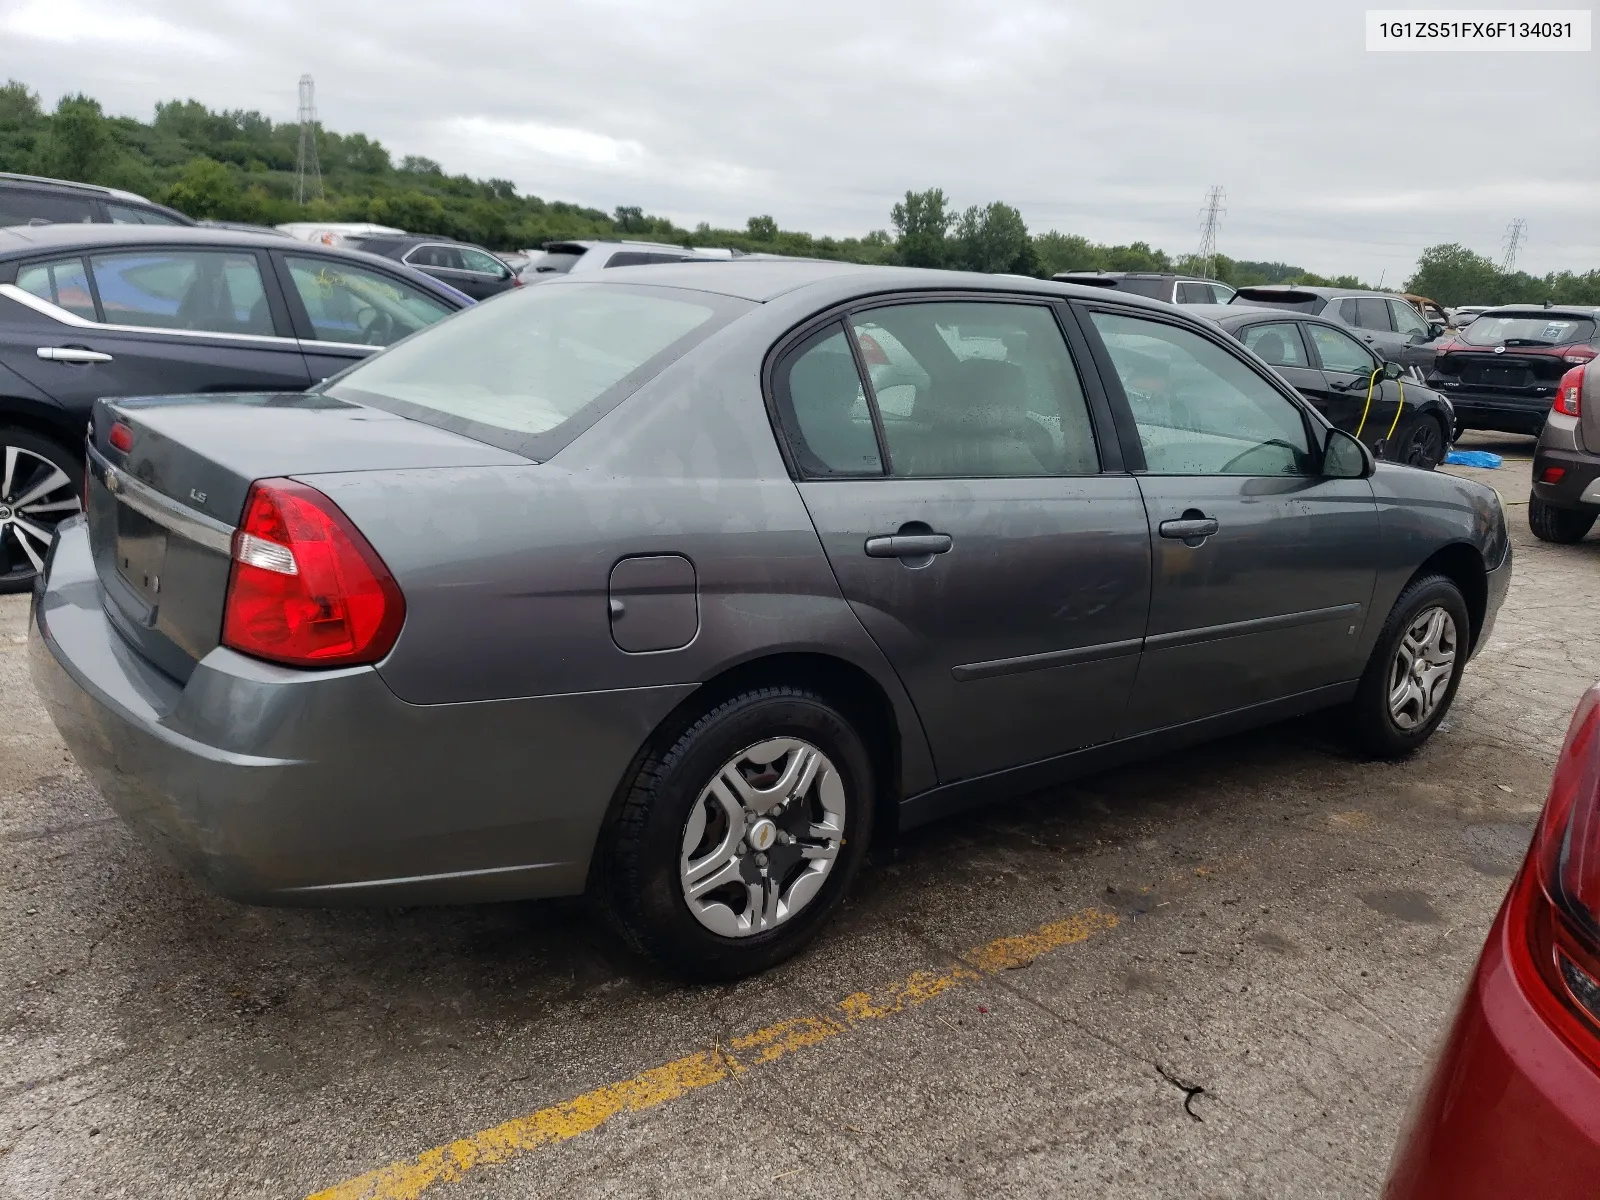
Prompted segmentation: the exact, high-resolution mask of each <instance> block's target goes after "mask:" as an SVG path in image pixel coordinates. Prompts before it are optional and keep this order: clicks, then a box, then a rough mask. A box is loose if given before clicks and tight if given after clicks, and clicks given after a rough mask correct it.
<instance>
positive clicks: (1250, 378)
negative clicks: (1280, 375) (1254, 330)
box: [1091, 312, 1314, 475]
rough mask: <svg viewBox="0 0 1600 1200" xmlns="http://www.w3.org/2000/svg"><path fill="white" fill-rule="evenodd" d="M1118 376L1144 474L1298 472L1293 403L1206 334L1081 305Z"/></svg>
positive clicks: (1306, 468) (1305, 464)
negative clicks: (1090, 310) (1140, 448)
mask: <svg viewBox="0 0 1600 1200" xmlns="http://www.w3.org/2000/svg"><path fill="white" fill-rule="evenodd" d="M1091 319H1092V320H1093V322H1094V326H1095V328H1096V329H1097V330H1099V332H1100V337H1101V338H1102V340H1103V341H1104V342H1105V347H1106V352H1107V353H1108V354H1109V355H1110V357H1111V362H1112V365H1113V367H1114V368H1115V370H1116V374H1117V378H1118V379H1119V380H1120V381H1121V383H1122V390H1123V393H1124V395H1126V397H1127V399H1128V407H1129V408H1130V409H1131V410H1132V412H1133V419H1134V423H1135V425H1136V426H1137V427H1138V430H1139V441H1140V443H1141V444H1142V445H1143V446H1144V457H1145V469H1146V470H1147V471H1149V472H1150V473H1151V474H1154V475H1308V474H1311V472H1312V468H1313V463H1314V460H1313V457H1312V453H1311V442H1310V438H1309V437H1308V436H1307V433H1306V427H1305V421H1304V419H1303V418H1302V416H1301V414H1300V410H1299V409H1298V408H1297V407H1296V406H1295V405H1294V404H1293V403H1291V402H1290V401H1289V399H1288V398H1287V397H1285V396H1284V395H1283V394H1282V393H1281V392H1279V391H1278V390H1277V389H1276V388H1275V387H1273V386H1272V385H1271V384H1269V383H1268V382H1267V381H1266V380H1265V379H1263V378H1262V377H1261V376H1260V375H1258V374H1256V372H1255V371H1253V370H1252V369H1251V368H1250V367H1249V366H1248V365H1247V364H1246V363H1245V362H1244V361H1243V360H1242V359H1239V358H1236V357H1235V356H1234V355H1232V354H1230V353H1229V352H1228V351H1226V350H1225V349H1223V348H1222V347H1221V346H1219V345H1217V344H1216V343H1215V342H1212V341H1211V340H1209V339H1208V338H1204V337H1201V336H1200V335H1199V334H1197V333H1194V332H1192V331H1191V330H1188V329H1180V328H1178V327H1176V326H1172V325H1166V324H1163V323H1161V322H1158V321H1147V320H1143V319H1141V318H1138V317H1127V316H1122V315H1120V314H1117V313H1106V312H1096V313H1093V314H1091Z"/></svg>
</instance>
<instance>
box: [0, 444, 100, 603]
mask: <svg viewBox="0 0 1600 1200" xmlns="http://www.w3.org/2000/svg"><path fill="white" fill-rule="evenodd" d="M82 496H83V460H82V459H81V458H77V457H74V456H73V455H72V454H70V453H68V451H67V450H66V449H65V448H64V447H63V446H61V445H59V444H58V443H56V442H53V441H51V440H50V439H49V438H45V437H40V436H39V435H38V434H36V433H32V432H30V431H29V430H26V429H18V428H16V427H14V426H12V427H0V592H25V591H27V590H28V589H29V588H31V587H32V586H33V581H34V577H35V576H36V575H37V574H38V573H39V570H40V569H41V567H42V566H43V563H44V556H45V553H46V552H47V551H48V550H49V549H50V541H51V539H52V538H53V537H54V536H55V531H56V526H57V525H59V524H61V522H62V521H64V520H66V519H67V518H68V517H70V516H74V515H76V514H77V513H79V512H81V511H82V510H83V502H82Z"/></svg>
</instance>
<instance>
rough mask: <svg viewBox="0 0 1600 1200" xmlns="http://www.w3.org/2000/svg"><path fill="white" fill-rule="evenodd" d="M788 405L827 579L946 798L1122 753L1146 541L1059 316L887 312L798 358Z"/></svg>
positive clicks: (1133, 497)
mask: <svg viewBox="0 0 1600 1200" xmlns="http://www.w3.org/2000/svg"><path fill="white" fill-rule="evenodd" d="M858 364H859V365H858ZM862 368H864V369H865V372H866V384H865V386H863V382H862V378H861V369H862ZM774 390H775V393H776V395H775V399H776V402H777V406H778V410H779V414H780V420H781V423H782V426H783V428H784V431H785V434H786V437H787V440H788V442H789V445H790V448H791V452H792V454H793V457H794V461H795V464H796V466H797V468H798V471H799V474H800V475H801V476H802V481H801V483H800V485H799V486H800V492H801V495H802V496H803V497H804V499H805V503H806V506H807V508H808V509H809V510H810V513H811V517H812V520H813V522H814V523H815V525H816V528H817V532H818V534H819V535H820V537H821V539H822V544H823V547H824V548H825V550H826V552H827V554H828V558H829V561H830V562H831V564H832V566H833V570H834V573H835V575H836V576H837V578H838V580H839V584H840V587H841V589H842V590H843V592H844V595H845V597H846V599H847V600H848V601H849V602H850V605H851V607H852V608H853V609H854V611H855V613H856V615H857V616H858V617H859V618H860V620H861V622H862V624H863V625H864V626H865V627H866V629H867V631H868V633H870V634H871V635H872V637H873V638H874V639H875V640H876V642H877V643H878V645H879V646H880V647H881V648H882V650H883V652H884V654H885V655H886V656H887V658H888V659H889V661H890V662H891V663H892V664H893V666H894V668H895V670H896V671H897V672H898V673H899V675H900V677H901V679H902V681H903V682H904V683H905V685H906V688H907V690H908V692H909V693H910V695H911V697H912V699H913V701H914V703H915V704H916V706H917V711H918V713H919V715H920V716H921V719H922V722H923V726H924V728H925V730H926V731H927V734H928V738H929V742H930V744H931V745H932V747H933V755H934V759H935V763H936V765H937V768H938V772H939V777H940V779H941V781H944V782H949V781H952V780H956V779H965V778H971V777H974V776H978V775H983V774H985V773H987V772H991V771H996V770H1002V769H1004V768H1007V767H1012V766H1017V765H1020V764H1023V763H1028V762H1033V761H1036V760H1039V759H1044V758H1048V757H1050V756H1052V755H1056V754H1061V753H1064V752H1067V751H1070V750H1075V749H1078V748H1080V747H1083V746H1088V745H1093V744H1095V743H1097V742H1103V741H1107V740H1109V739H1110V738H1111V737H1113V736H1114V735H1115V732H1116V729H1117V727H1118V725H1119V723H1120V721H1121V719H1122V712H1123V709H1124V707H1125V705H1126V703H1127V699H1128V695H1129V692H1130V689H1131V687H1132V684H1133V679H1134V674H1135V671H1136V668H1137V664H1138V653H1139V644H1140V639H1141V637H1142V635H1143V632H1144V623H1145V611H1146V608H1147V606H1148V596H1149V558H1150V548H1149V539H1148V532H1147V527H1146V524H1145V516H1144V505H1143V503H1142V501H1141V499H1140V496H1139V489H1138V485H1137V483H1136V482H1135V481H1134V480H1133V478H1132V477H1131V476H1129V475H1127V474H1122V473H1115V474H1113V473H1102V472H1101V457H1100V454H1099V452H1098V451H1097V441H1096V430H1095V428H1094V425H1093V422H1092V421H1091V419H1090V414H1089V406H1088V404H1087V403H1086V401H1085V395H1084V390H1083V386H1082V383H1081V381H1080V378H1079V375H1078V371H1077V367H1076V365H1075V363H1074V360H1073V356H1072V354H1071V353H1070V351H1069V349H1068V345H1067V342H1066V341H1065V339H1064V338H1063V336H1062V332H1061V328H1060V326H1059V325H1058V323H1057V318H1056V314H1055V312H1054V310H1053V309H1052V307H1051V306H1049V305H1048V304H1039V303H1008V302H1002V301H996V300H993V299H988V300H949V301H939V302H904V303H894V304H887V305H883V306H881V307H877V308H873V309H870V310H867V311H864V312H860V313H857V314H856V315H855V316H854V317H853V318H852V319H850V320H848V321H846V322H842V323H835V324H833V325H831V326H828V327H826V328H824V329H823V330H821V331H819V332H817V333H815V334H813V335H811V337H810V338H808V339H807V340H806V341H805V342H803V343H801V344H800V345H799V346H797V347H795V348H794V349H793V350H791V351H790V352H789V353H788V354H787V355H786V356H785V358H784V360H783V361H782V363H781V364H780V366H779V368H778V371H777V373H776V377H775V389H774ZM1101 432H1102V436H1103V437H1104V436H1106V435H1107V433H1108V431H1104V430H1102V431H1101Z"/></svg>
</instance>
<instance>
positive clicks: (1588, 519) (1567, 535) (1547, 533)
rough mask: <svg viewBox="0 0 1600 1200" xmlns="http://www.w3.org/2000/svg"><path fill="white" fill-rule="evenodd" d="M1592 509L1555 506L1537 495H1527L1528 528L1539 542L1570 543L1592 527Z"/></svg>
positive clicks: (1584, 535) (1586, 533) (1579, 538)
mask: <svg viewBox="0 0 1600 1200" xmlns="http://www.w3.org/2000/svg"><path fill="white" fill-rule="evenodd" d="M1597 515H1600V514H1596V513H1595V511H1594V510H1593V509H1584V508H1557V507H1556V506H1555V505H1553V504H1546V503H1545V502H1544V501H1543V500H1541V499H1539V497H1537V496H1529V497H1528V528H1529V529H1531V530H1533V536H1534V537H1536V538H1538V539H1539V540H1540V541H1541V542H1556V543H1559V544H1561V545H1571V544H1572V543H1573V542H1581V541H1583V539H1584V538H1585V537H1587V536H1588V534H1589V530H1590V529H1592V528H1594V519H1595V517H1596V516H1597Z"/></svg>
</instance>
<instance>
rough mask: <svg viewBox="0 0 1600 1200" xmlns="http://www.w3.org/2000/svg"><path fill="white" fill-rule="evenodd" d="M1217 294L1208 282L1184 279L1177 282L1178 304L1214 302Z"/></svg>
mask: <svg viewBox="0 0 1600 1200" xmlns="http://www.w3.org/2000/svg"><path fill="white" fill-rule="evenodd" d="M1216 302H1217V295H1216V293H1215V292H1213V291H1212V290H1211V285H1210V284H1209V283H1192V282H1190V281H1189V280H1187V279H1185V280H1182V281H1180V282H1179V284H1178V303H1179V304H1215V303H1216Z"/></svg>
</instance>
